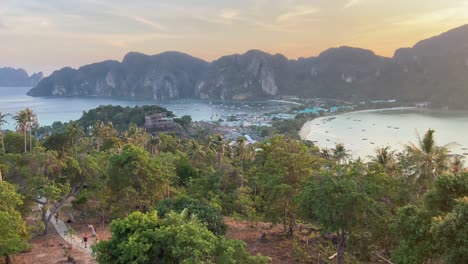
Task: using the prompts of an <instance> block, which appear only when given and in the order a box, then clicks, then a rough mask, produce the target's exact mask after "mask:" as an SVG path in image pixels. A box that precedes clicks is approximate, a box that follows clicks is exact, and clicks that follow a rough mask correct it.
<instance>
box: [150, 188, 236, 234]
mask: <svg viewBox="0 0 468 264" xmlns="http://www.w3.org/2000/svg"><path fill="white" fill-rule="evenodd" d="M184 209H187V210H188V213H189V214H191V215H196V216H197V218H198V219H199V220H200V221H201V222H202V223H204V224H205V225H206V226H207V228H208V230H210V231H211V232H213V233H214V234H216V235H218V236H220V235H224V234H225V233H226V229H227V226H226V224H225V223H224V219H223V215H222V214H221V211H220V210H218V209H217V208H216V207H213V206H211V205H208V204H204V203H202V202H200V201H199V200H196V199H193V198H190V197H186V196H183V197H178V198H175V199H166V200H163V201H161V202H160V203H159V205H158V207H157V209H156V210H157V211H158V213H159V215H160V216H161V217H164V216H165V215H167V214H168V213H169V212H170V211H174V212H178V213H180V212H182V211H183V210H184Z"/></svg>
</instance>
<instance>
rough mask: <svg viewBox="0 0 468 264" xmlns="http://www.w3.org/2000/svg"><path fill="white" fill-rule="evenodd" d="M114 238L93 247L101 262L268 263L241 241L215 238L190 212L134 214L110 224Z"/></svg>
mask: <svg viewBox="0 0 468 264" xmlns="http://www.w3.org/2000/svg"><path fill="white" fill-rule="evenodd" d="M111 232H112V239H111V240H109V241H102V242H100V243H98V244H97V245H95V246H93V251H94V252H95V254H96V259H97V261H98V263H101V264H105V263H113V264H114V263H116V264H119V263H122V264H124V263H125V264H127V263H133V264H138V263H162V264H164V263H187V264H188V263H223V264H229V263H232V264H234V263H239V264H240V263H245V264H249V263H252V264H253V263H255V264H257V263H267V258H265V257H262V256H256V257H252V256H250V255H249V254H248V253H247V251H246V250H245V247H244V245H243V244H242V242H239V241H233V240H227V239H225V238H224V237H218V236H215V235H214V234H213V233H211V232H210V231H209V230H208V229H207V228H206V227H205V226H204V225H203V224H201V223H200V222H199V221H198V220H196V219H194V218H188V213H187V212H186V211H183V212H182V213H181V214H176V213H169V214H168V215H167V216H166V217H165V218H162V219H161V218H159V217H158V216H157V213H156V212H155V211H154V212H151V213H148V214H143V213H140V212H136V213H132V214H131V215H129V216H128V217H127V218H125V219H121V220H114V221H113V222H112V223H111Z"/></svg>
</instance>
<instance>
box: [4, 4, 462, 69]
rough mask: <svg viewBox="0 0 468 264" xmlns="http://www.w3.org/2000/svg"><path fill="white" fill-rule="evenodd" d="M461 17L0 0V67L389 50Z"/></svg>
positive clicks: (439, 7)
mask: <svg viewBox="0 0 468 264" xmlns="http://www.w3.org/2000/svg"><path fill="white" fill-rule="evenodd" d="M463 24H468V0H444V1H441V0H391V1H389V0H233V1H224V0H1V1H0V67H2V66H12V67H23V68H25V69H26V70H28V72H35V71H44V72H45V73H46V74H50V73H51V72H52V71H53V70H56V69H59V68H61V67H64V66H72V67H78V66H80V65H84V64H88V63H92V62H97V61H101V60H105V59H116V60H121V59H122V57H123V56H124V55H125V54H126V53H127V52H129V51H139V52H143V53H147V54H156V53H160V52H163V51H167V50H177V51H181V52H186V53H189V54H191V55H194V56H197V57H200V58H203V59H205V60H209V61H210V60H213V59H216V58H218V57H219V56H222V55H227V54H233V53H243V52H245V51H246V50H249V49H261V50H264V51H267V52H270V53H282V54H284V55H286V56H287V57H289V58H297V57H310V56H315V55H318V54H319V53H320V52H321V51H323V50H325V49H327V48H330V47H337V46H342V45H347V46H355V47H361V48H367V49H371V50H373V51H375V53H377V54H379V55H384V56H392V55H393V52H394V51H395V49H397V48H399V47H407V46H412V45H413V44H414V43H415V42H417V41H419V40H421V39H424V38H427V37H430V36H433V35H437V34H440V33H442V32H444V31H447V30H449V29H451V28H454V27H458V26H461V25H463Z"/></svg>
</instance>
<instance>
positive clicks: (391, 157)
mask: <svg viewBox="0 0 468 264" xmlns="http://www.w3.org/2000/svg"><path fill="white" fill-rule="evenodd" d="M371 160H372V161H373V162H375V163H377V164H380V165H382V166H383V167H384V168H385V169H386V170H388V171H391V170H393V169H394V168H395V166H396V159H395V151H394V150H391V149H390V146H386V147H384V148H376V149H375V156H374V157H371Z"/></svg>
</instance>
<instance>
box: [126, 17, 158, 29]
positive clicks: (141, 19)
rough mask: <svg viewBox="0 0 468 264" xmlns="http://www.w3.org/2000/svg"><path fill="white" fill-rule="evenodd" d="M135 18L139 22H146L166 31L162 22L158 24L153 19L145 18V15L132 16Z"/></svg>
mask: <svg viewBox="0 0 468 264" xmlns="http://www.w3.org/2000/svg"><path fill="white" fill-rule="evenodd" d="M132 19H133V20H135V21H137V22H140V23H142V24H145V25H147V26H150V27H152V28H154V29H156V30H159V31H164V27H163V26H162V25H161V24H158V23H156V22H153V21H151V20H148V19H146V18H143V17H138V16H136V17H132Z"/></svg>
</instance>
